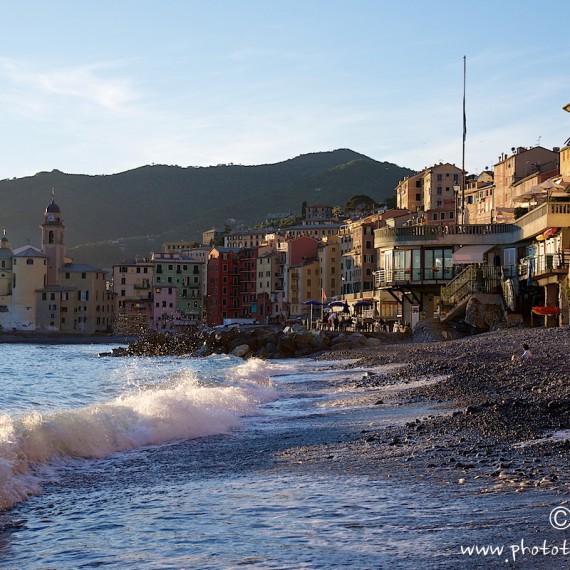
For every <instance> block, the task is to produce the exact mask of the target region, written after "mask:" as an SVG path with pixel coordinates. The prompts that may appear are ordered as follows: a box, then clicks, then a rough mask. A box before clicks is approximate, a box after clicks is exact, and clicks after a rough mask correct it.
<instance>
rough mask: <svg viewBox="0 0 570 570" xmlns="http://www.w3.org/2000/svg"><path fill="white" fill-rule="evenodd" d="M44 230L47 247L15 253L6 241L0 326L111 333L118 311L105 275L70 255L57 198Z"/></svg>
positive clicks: (0, 284) (0, 283)
mask: <svg viewBox="0 0 570 570" xmlns="http://www.w3.org/2000/svg"><path fill="white" fill-rule="evenodd" d="M40 229H41V248H37V247H34V246H31V245H26V246H23V247H20V248H17V249H15V250H13V251H11V250H10V248H9V244H8V242H7V239H3V240H2V247H1V248H0V251H1V252H2V254H1V255H0V266H1V267H0V269H2V271H1V273H0V275H2V277H0V327H1V328H2V329H4V330H15V331H36V332H61V333H69V334H77V333H83V334H94V333H97V332H106V331H108V330H109V329H110V327H111V325H112V322H113V315H114V311H113V301H112V296H113V295H112V293H111V292H110V291H109V290H108V288H107V280H106V276H105V273H104V271H103V270H100V269H96V268H93V267H91V266H88V265H84V264H76V263H73V260H71V259H70V258H68V257H67V256H66V249H65V239H64V238H65V225H64V223H63V217H62V214H61V210H60V208H59V206H58V205H57V204H56V203H55V202H54V201H53V199H52V202H51V203H50V204H49V205H48V206H47V208H46V210H45V213H44V221H43V223H42V224H41V225H40ZM4 238H5V236H4ZM10 252H11V254H12V255H11V257H10ZM2 262H3V265H2Z"/></svg>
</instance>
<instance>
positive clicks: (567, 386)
mask: <svg viewBox="0 0 570 570" xmlns="http://www.w3.org/2000/svg"><path fill="white" fill-rule="evenodd" d="M523 343H527V344H529V345H530V347H531V352H532V357H531V358H529V359H528V360H521V359H520V358H517V359H515V360H513V359H512V357H513V355H516V356H519V355H521V354H522V352H523V349H522V344H523ZM569 354H570V328H568V327H561V328H547V329H543V328H527V329H522V328H521V329H502V330H497V331H494V332H489V333H484V334H480V335H477V336H471V337H466V338H463V339H459V340H454V341H448V342H431V343H413V342H398V343H395V344H389V343H386V344H383V345H381V346H379V347H376V348H374V349H363V350H360V351H358V352H357V353H356V352H355V351H347V352H346V353H344V352H327V353H324V354H322V355H321V356H320V357H319V358H320V359H321V360H330V359H343V358H350V359H356V360H353V361H352V362H351V364H349V366H359V367H365V368H366V367H367V368H369V369H370V370H371V372H369V373H366V374H364V375H363V377H362V379H361V380H360V381H359V382H357V383H356V385H355V386H354V387H355V388H357V389H359V391H360V392H359V393H360V399H361V405H362V406H364V407H369V408H370V409H371V410H374V413H376V414H378V415H379V416H381V415H382V409H383V408H385V407H394V406H412V405H414V406H420V408H421V409H427V410H429V411H428V412H426V413H423V414H420V415H419V416H418V417H416V418H415V419H414V420H413V421H408V422H406V423H405V424H404V425H394V426H390V427H387V428H386V427H382V428H381V429H375V427H374V421H373V419H372V420H371V421H370V422H369V425H367V426H365V427H364V428H363V429H362V430H361V433H360V434H358V436H355V437H353V438H351V439H350V438H349V440H347V441H343V442H342V443H339V444H338V445H335V444H332V445H329V446H328V447H327V448H326V449H319V448H318V447H314V446H313V447H311V446H307V447H306V448H304V449H303V450H302V451H299V457H298V459H299V461H302V462H306V463H308V464H310V463H319V462H321V461H323V460H322V458H323V457H334V456H335V454H336V455H337V456H339V457H340V456H342V458H343V461H342V464H343V468H344V467H346V465H347V464H351V465H352V466H353V468H354V469H356V470H358V469H360V470H363V471H365V470H367V469H375V470H376V469H378V468H381V469H382V470H383V471H384V472H385V473H386V474H387V475H388V476H398V477H405V476H409V477H412V478H414V477H416V476H418V475H420V476H421V477H427V478H430V479H432V480H433V481H434V482H444V483H446V484H454V485H465V484H470V485H473V486H474V487H475V488H476V489H477V490H478V491H479V492H500V491H512V492H524V491H527V490H530V489H539V490H549V491H552V492H554V493H557V494H567V493H568V484H569V482H570V462H569V459H570V374H569V373H568V355H569ZM385 364H400V366H396V367H393V368H391V369H389V370H388V371H387V372H383V373H377V372H374V370H375V369H376V368H377V367H378V366H382V365H385ZM373 417H374V416H373V415H372V418H373ZM301 456H303V457H301Z"/></svg>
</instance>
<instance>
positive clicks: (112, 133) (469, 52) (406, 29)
mask: <svg viewBox="0 0 570 570" xmlns="http://www.w3.org/2000/svg"><path fill="white" fill-rule="evenodd" d="M0 10H1V11H0V14H1V17H2V31H1V32H0V179H2V178H12V177H23V176H30V175H33V174H34V173H36V172H38V171H41V170H53V169H54V168H57V169H59V170H63V171H64V172H69V173H84V174H112V173H116V172H121V171H124V170H129V169H132V168H136V167H138V166H141V165H144V164H151V163H157V164H159V163H160V164H177V165H180V166H189V165H194V166H208V165H212V164H218V163H230V162H232V163H236V164H248V165H252V164H264V163H274V162H280V161H283V160H286V159H289V158H293V157H295V156H298V155H299V154H305V153H309V152H318V151H327V150H334V149H337V148H350V149H352V150H354V151H356V152H360V153H362V154H365V155H367V156H369V157H371V158H374V159H376V160H381V161H382V160H387V161H390V162H394V163H396V164H399V165H400V166H407V167H409V168H413V169H416V170H419V169H422V168H423V167H424V166H428V165H430V164H433V163H435V162H439V161H445V162H453V163H455V164H456V165H458V166H461V140H462V129H463V126H462V96H463V56H464V55H465V56H466V57H467V99H466V101H467V144H466V160H465V165H466V170H467V171H469V172H471V173H474V172H475V173H476V172H480V171H481V170H483V169H484V168H485V167H490V168H492V166H493V164H494V163H496V162H497V158H498V156H499V155H500V154H501V153H502V152H506V153H509V152H510V149H511V147H516V146H527V147H528V146H535V145H537V144H540V145H542V146H545V147H547V148H551V147H553V146H562V145H563V144H564V141H566V140H567V139H568V138H569V137H570V114H569V113H565V112H564V111H562V106H563V105H565V104H566V103H569V102H570V33H569V27H568V26H569V22H570V2H567V0H560V1H549V0H544V1H542V2H536V1H534V0H533V1H531V0H518V1H517V2H515V1H509V0H503V1H499V2H495V1H493V2H491V1H488V0H476V1H469V0H449V1H443V0H442V1H437V0H432V1H429V0H398V1H396V0H389V1H388V0H350V1H348V0H345V1H338V0H259V1H257V0H200V1H198V0H153V1H150V0H49V1H48V0H42V1H31V0H18V1H15V0H0Z"/></svg>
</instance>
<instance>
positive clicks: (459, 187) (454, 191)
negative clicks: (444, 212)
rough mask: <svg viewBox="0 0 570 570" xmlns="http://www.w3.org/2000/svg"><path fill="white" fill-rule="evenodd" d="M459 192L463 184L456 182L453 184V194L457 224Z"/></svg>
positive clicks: (456, 222) (456, 221)
mask: <svg viewBox="0 0 570 570" xmlns="http://www.w3.org/2000/svg"><path fill="white" fill-rule="evenodd" d="M459 192H461V186H460V185H459V184H454V185H453V194H454V196H455V214H454V216H455V225H457V224H458V223H459V221H458V219H459V218H458V216H457V215H458V210H459V208H458V204H459Z"/></svg>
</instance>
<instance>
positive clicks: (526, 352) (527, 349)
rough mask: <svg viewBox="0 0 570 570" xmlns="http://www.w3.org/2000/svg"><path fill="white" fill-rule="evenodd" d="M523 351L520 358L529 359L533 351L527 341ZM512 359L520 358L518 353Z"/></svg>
mask: <svg viewBox="0 0 570 570" xmlns="http://www.w3.org/2000/svg"><path fill="white" fill-rule="evenodd" d="M522 347H523V353H522V354H521V356H520V360H528V359H529V358H530V357H531V356H532V352H531V351H530V346H529V345H528V344H527V343H526V342H525V343H524V344H523V345H522ZM511 360H519V357H518V356H517V355H516V354H513V357H512V358H511Z"/></svg>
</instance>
